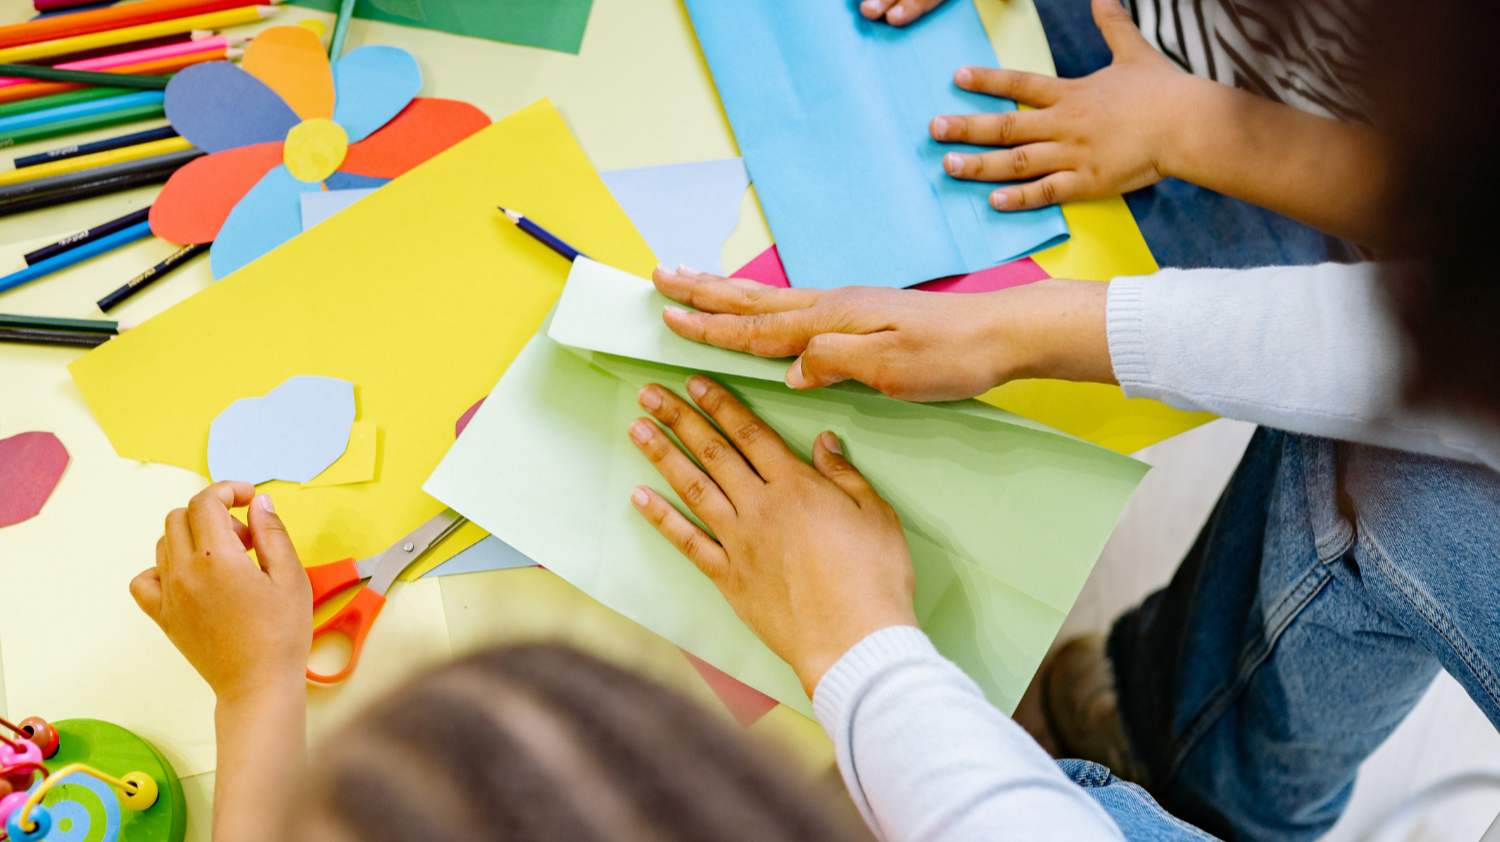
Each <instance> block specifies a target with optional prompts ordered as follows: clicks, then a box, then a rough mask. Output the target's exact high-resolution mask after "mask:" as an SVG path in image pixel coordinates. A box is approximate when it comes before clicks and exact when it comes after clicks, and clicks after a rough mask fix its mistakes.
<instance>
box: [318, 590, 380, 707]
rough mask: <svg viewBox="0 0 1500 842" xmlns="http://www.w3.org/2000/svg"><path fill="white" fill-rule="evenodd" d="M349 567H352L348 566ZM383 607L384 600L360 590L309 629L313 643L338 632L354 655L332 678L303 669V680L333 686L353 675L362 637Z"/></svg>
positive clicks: (363, 637)
mask: <svg viewBox="0 0 1500 842" xmlns="http://www.w3.org/2000/svg"><path fill="white" fill-rule="evenodd" d="M350 566H351V567H352V566H353V565H352V564H351V565H350ZM384 605H385V597H384V596H382V595H380V594H378V593H376V592H374V591H373V590H370V589H369V588H361V589H360V591H359V593H357V594H355V595H354V598H353V599H351V600H349V604H348V605H345V606H344V607H343V608H340V609H339V610H338V613H336V614H334V615H333V616H332V617H329V618H328V620H327V622H325V623H323V624H322V625H321V626H318V627H317V628H315V629H313V640H314V641H316V640H317V639H318V638H320V637H322V636H323V635H325V634H332V633H334V632H338V633H340V634H342V635H344V636H345V637H347V638H349V642H350V643H352V644H354V651H353V652H350V653H349V663H347V664H345V665H344V668H343V669H341V670H339V671H338V672H336V673H334V674H333V675H319V674H318V673H315V672H313V671H312V667H308V668H307V680H308V681H312V682H314V683H317V684H337V683H339V682H340V681H343V680H344V679H346V678H348V677H349V674H350V673H352V672H354V666H355V664H358V663H359V651H360V650H361V649H363V648H365V636H366V635H368V634H369V633H370V626H371V624H373V623H374V622H375V617H376V616H377V615H379V614H380V609H381V607H382V606H384Z"/></svg>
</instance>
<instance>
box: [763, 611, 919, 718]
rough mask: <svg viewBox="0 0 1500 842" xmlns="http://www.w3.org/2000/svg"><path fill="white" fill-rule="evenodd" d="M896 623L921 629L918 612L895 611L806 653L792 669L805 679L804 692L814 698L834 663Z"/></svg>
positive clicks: (802, 680) (799, 679) (896, 624)
mask: <svg viewBox="0 0 1500 842" xmlns="http://www.w3.org/2000/svg"><path fill="white" fill-rule="evenodd" d="M892 626H911V627H913V628H920V626H918V625H917V618H916V616H915V615H914V614H910V613H907V614H904V615H897V614H892V615H891V616H889V617H886V618H883V619H872V620H871V621H870V622H868V623H865V624H862V625H860V626H858V627H854V628H851V629H849V630H848V631H847V632H846V633H845V634H843V635H841V636H840V637H839V639H838V641H837V642H836V643H834V644H833V645H830V646H823V647H819V648H818V649H816V650H812V651H808V652H806V653H804V654H802V655H801V656H800V657H798V658H797V659H796V661H795V662H794V663H792V665H791V666H792V671H793V672H795V673H796V674H797V680H798V681H800V682H802V691H803V692H804V693H806V694H807V697H808V698H809V699H811V698H812V697H813V692H814V691H815V690H817V689H818V682H820V681H822V680H823V676H824V675H826V674H827V673H828V671H829V670H831V669H833V665H834V664H837V663H838V662H839V661H840V660H841V659H842V658H843V657H844V656H845V655H847V654H848V653H849V650H851V649H853V648H854V647H855V646H858V645H859V643H860V641H862V640H864V639H865V638H867V637H869V636H870V635H872V634H874V633H875V632H878V631H880V630H882V629H888V628H891V627H892Z"/></svg>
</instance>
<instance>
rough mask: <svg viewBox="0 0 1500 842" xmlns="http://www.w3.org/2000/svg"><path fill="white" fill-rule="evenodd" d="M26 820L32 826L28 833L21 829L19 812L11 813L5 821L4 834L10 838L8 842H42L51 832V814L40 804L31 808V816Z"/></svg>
mask: <svg viewBox="0 0 1500 842" xmlns="http://www.w3.org/2000/svg"><path fill="white" fill-rule="evenodd" d="M26 818H27V819H28V820H29V822H30V824H32V825H33V829H32V831H31V832H30V833H27V832H26V831H24V830H22V829H21V811H20V810H17V811H15V812H14V813H11V814H10V818H9V819H6V820H5V832H6V834H8V835H9V836H10V842H42V840H43V839H45V838H47V834H48V833H51V832H52V813H51V812H50V811H48V810H47V808H46V807H43V806H42V805H40V804H38V805H36V806H35V807H32V808H31V814H30V815H28V816H27V817H26Z"/></svg>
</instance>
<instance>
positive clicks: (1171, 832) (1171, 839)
mask: <svg viewBox="0 0 1500 842" xmlns="http://www.w3.org/2000/svg"><path fill="white" fill-rule="evenodd" d="M1057 765H1058V768H1060V769H1062V770H1063V774H1065V775H1067V776H1068V777H1070V778H1072V779H1073V782H1074V783H1076V784H1078V785H1079V786H1081V787H1083V790H1084V791H1085V792H1087V793H1088V794H1089V797H1090V798H1093V799H1094V800H1095V801H1097V802H1099V806H1101V807H1103V808H1104V812H1106V813H1109V817H1110V818H1112V819H1114V820H1115V824H1117V825H1119V827H1120V833H1122V834H1124V836H1125V839H1126V840H1127V842H1217V840H1215V839H1214V837H1212V836H1209V835H1208V834H1207V833H1204V832H1203V831H1201V830H1199V829H1198V828H1196V827H1193V826H1192V825H1190V824H1188V823H1187V822H1184V821H1183V820H1181V819H1179V818H1177V817H1176V816H1174V815H1172V814H1171V813H1168V812H1167V811H1166V810H1163V809H1162V808H1161V805H1160V804H1157V803H1156V800H1155V799H1153V798H1152V797H1151V795H1150V793H1148V792H1146V791H1145V790H1144V789H1141V788H1140V787H1138V786H1136V785H1135V784H1132V783H1127V782H1125V781H1122V780H1120V779H1119V778H1117V777H1115V776H1114V773H1112V772H1110V771H1109V768H1108V767H1106V766H1100V765H1099V764H1098V763H1090V762H1088V761H1087V760H1059V761H1057Z"/></svg>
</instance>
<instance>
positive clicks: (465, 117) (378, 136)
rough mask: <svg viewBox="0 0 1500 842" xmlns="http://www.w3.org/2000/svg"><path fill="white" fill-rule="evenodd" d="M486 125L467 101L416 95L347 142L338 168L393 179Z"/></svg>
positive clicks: (480, 112) (484, 118)
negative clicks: (384, 120)
mask: <svg viewBox="0 0 1500 842" xmlns="http://www.w3.org/2000/svg"><path fill="white" fill-rule="evenodd" d="M489 124H490V118H489V117H487V116H485V113H484V112H483V111H480V110H479V109H478V108H475V107H474V106H472V105H470V104H468V103H467V102H459V101H457V100H452V99H432V98H430V97H417V98H416V99H414V100H412V101H411V105H408V106H406V108H404V109H402V110H401V113H400V114H397V115H396V116H395V117H393V118H391V121H390V122H389V123H386V124H385V125H384V126H382V127H381V128H380V131H377V132H375V133H374V134H372V135H370V136H369V137H367V138H365V139H364V140H361V141H360V142H359V143H355V144H352V145H350V147H349V154H348V155H346V156H345V157H344V163H342V164H340V165H339V170H341V171H342V172H347V173H354V174H355V175H368V176H374V177H376V178H395V177H397V176H399V175H401V174H402V173H405V172H406V171H407V170H409V169H412V168H413V167H415V166H416V165H418V164H420V163H422V162H423V161H426V160H427V159H429V158H431V157H432V156H434V155H436V154H438V153H439V152H442V151H443V150H445V149H447V148H448V147H450V146H453V145H454V144H456V143H458V142H459V141H460V140H463V139H464V138H466V137H468V136H469V135H471V134H474V133H475V132H477V131H479V130H480V129H482V128H484V127H485V126H488V125H489Z"/></svg>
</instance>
